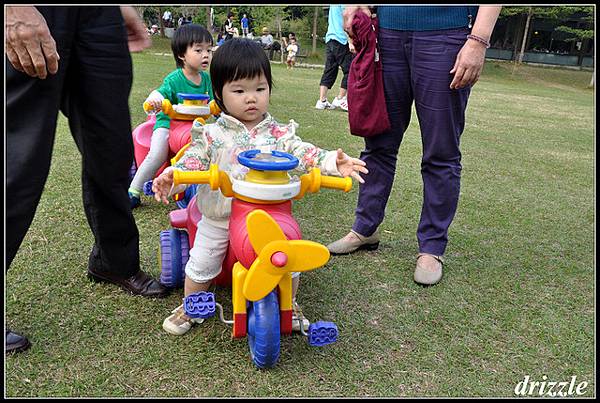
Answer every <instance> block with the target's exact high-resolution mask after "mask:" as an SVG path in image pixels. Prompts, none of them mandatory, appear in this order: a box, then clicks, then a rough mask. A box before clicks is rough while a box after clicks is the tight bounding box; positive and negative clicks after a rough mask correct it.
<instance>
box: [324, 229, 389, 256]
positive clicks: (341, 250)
mask: <svg viewBox="0 0 600 403" xmlns="http://www.w3.org/2000/svg"><path fill="white" fill-rule="evenodd" d="M350 232H352V233H354V235H356V237H357V238H358V240H355V241H346V240H345V239H344V238H345V237H344V238H342V239H338V240H337V241H335V242H332V243H330V244H329V245H327V249H329V253H331V254H332V255H347V254H349V253H352V252H356V251H358V250H362V249H365V250H376V249H377V248H378V247H379V232H378V231H375V232H374V233H373V235H371V236H367V237H365V236H362V235H361V234H359V233H358V232H356V231H354V230H350Z"/></svg>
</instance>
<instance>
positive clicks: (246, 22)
mask: <svg viewBox="0 0 600 403" xmlns="http://www.w3.org/2000/svg"><path fill="white" fill-rule="evenodd" d="M249 22H250V20H248V16H247V15H246V14H244V16H243V17H242V19H241V20H240V23H241V25H242V35H243V36H244V38H245V37H247V36H248V28H249Z"/></svg>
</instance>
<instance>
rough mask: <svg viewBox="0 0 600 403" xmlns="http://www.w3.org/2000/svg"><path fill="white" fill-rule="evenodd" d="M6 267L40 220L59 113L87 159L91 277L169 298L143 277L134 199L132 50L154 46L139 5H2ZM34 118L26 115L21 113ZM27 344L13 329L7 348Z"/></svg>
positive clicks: (84, 185)
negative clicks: (131, 198)
mask: <svg viewBox="0 0 600 403" xmlns="http://www.w3.org/2000/svg"><path fill="white" fill-rule="evenodd" d="M5 11H6V14H5V18H6V20H5V51H6V58H7V60H6V61H7V62H6V63H5V66H6V67H5V68H6V70H5V74H6V76H5V77H6V116H7V118H6V137H5V141H6V164H7V165H6V166H7V171H6V217H5V218H6V262H5V264H6V266H5V267H6V270H8V268H9V267H10V265H11V263H12V261H13V259H14V257H15V255H16V254H17V251H18V249H19V247H20V245H21V242H22V241H23V238H24V237H25V234H26V233H27V231H28V229H29V226H30V225H31V222H32V220H33V218H34V215H35V211H36V209H37V206H38V203H39V201H40V198H41V196H42V191H43V190H44V185H45V183H46V179H47V177H48V173H49V171H50V162H51V159H52V147H53V144H54V137H55V132H56V123H57V119H58V112H59V110H60V111H62V112H63V114H64V115H65V116H66V117H67V119H68V121H69V127H70V129H71V133H72V135H73V138H74V139H75V142H76V143H77V147H78V148H79V152H80V153H81V156H82V172H81V182H82V189H83V206H84V209H85V213H86V217H87V219H88V222H89V225H90V228H91V230H92V232H93V234H94V245H93V247H92V251H91V253H90V257H89V261H88V276H89V277H90V278H91V279H93V280H95V281H107V282H111V283H114V284H117V285H119V286H120V287H121V288H123V289H125V290H127V291H129V292H131V293H133V294H137V295H143V296H146V297H162V296H165V295H166V294H167V289H165V288H164V287H163V286H162V285H161V284H160V283H159V282H157V281H156V280H154V279H153V278H151V277H150V276H148V275H147V274H146V273H144V272H143V271H141V270H140V257H139V234H138V229H137V226H136V223H135V219H134V217H133V214H132V212H131V207H130V205H129V198H128V197H127V186H128V182H129V167H130V166H131V161H132V159H133V143H132V141H131V120H130V115H129V99H128V98H129V92H130V90H131V84H132V78H133V73H132V64H131V56H130V54H129V52H130V51H132V52H134V51H141V50H143V49H145V48H147V47H148V46H150V39H149V38H148V34H147V32H146V27H145V26H144V24H143V22H142V21H141V19H140V18H139V16H138V15H137V12H136V11H135V9H134V8H133V7H125V6H122V7H120V8H119V7H89V6H86V7H53V6H36V7H33V6H8V7H6V8H5ZM27 110H29V111H35V113H33V114H29V115H28V116H23V113H24V111H27ZM27 347H29V341H28V340H27V338H25V337H23V336H21V335H19V334H18V333H14V332H12V331H11V330H10V329H7V330H6V339H5V351H6V352H17V351H22V350H24V349H26V348H27Z"/></svg>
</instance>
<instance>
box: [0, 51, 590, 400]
mask: <svg viewBox="0 0 600 403" xmlns="http://www.w3.org/2000/svg"><path fill="white" fill-rule="evenodd" d="M161 51H163V49H159V50H158V52H161ZM165 51H167V52H168V49H166V50H165ZM155 52H157V50H156V49H153V50H149V51H146V52H144V53H142V54H135V55H133V61H134V68H135V80H134V85H133V90H132V93H131V98H130V106H131V110H132V124H133V125H134V126H135V125H137V124H139V123H141V122H142V121H143V120H144V118H145V115H144V113H143V111H142V107H141V104H142V102H143V100H144V99H145V97H146V96H147V94H148V93H149V92H150V91H151V90H152V89H154V88H156V87H157V86H158V85H159V84H160V82H161V80H162V77H164V75H165V74H166V73H168V72H169V71H171V70H172V69H173V66H174V63H173V60H172V57H170V56H159V55H155V54H154V53H155ZM273 71H274V78H275V88H274V91H273V95H272V98H271V107H270V112H271V113H272V114H273V115H274V116H275V117H276V118H277V119H278V120H280V121H287V120H289V119H292V118H293V119H294V120H296V121H297V122H298V123H299V124H300V129H299V134H300V136H301V137H302V138H303V139H304V140H306V141H310V142H313V143H315V144H317V145H319V146H321V147H323V148H328V149H333V148H335V147H338V146H339V147H342V148H343V149H344V150H345V151H346V152H347V153H348V154H351V155H355V156H358V154H359V153H360V150H361V149H362V145H363V142H362V139H360V138H358V137H355V136H351V135H350V134H349V130H348V118H347V115H346V114H345V113H344V112H341V111H337V110H333V111H317V110H315V109H314V104H315V102H316V99H317V96H318V86H319V80H320V76H321V71H320V70H319V69H300V68H298V69H296V70H294V71H293V72H292V73H290V72H289V71H287V70H286V69H285V67H284V66H281V65H274V66H273ZM590 77H591V73H590V72H580V71H571V70H556V69H543V68H536V67H528V66H523V67H520V68H519V69H517V70H514V69H513V68H512V65H511V64H507V63H492V62H488V63H487V64H486V66H485V71H484V73H483V75H482V77H481V80H480V82H479V83H478V84H477V85H476V86H475V88H474V90H473V92H472V96H471V98H470V101H469V107H468V111H467V119H468V120H467V126H466V129H465V132H464V134H463V136H462V152H463V171H462V186H461V199H460V203H459V208H458V212H457V214H456V218H455V220H454V222H453V224H452V226H451V228H450V233H449V237H450V243H449V246H448V249H447V252H446V258H447V263H446V266H445V272H444V278H443V280H442V281H441V283H439V284H438V285H436V286H433V287H428V288H424V287H422V286H419V285H417V284H415V283H414V282H413V280H412V275H413V269H414V263H415V256H416V253H417V241H416V235H415V232H416V228H417V224H418V219H419V214H420V210H421V199H422V182H421V177H420V158H421V140H420V134H419V128H418V123H417V119H416V116H414V117H413V120H412V123H411V125H410V127H409V129H408V132H407V133H406V135H405V138H404V141H403V144H402V147H401V150H400V155H399V160H398V166H397V174H396V182H395V185H394V189H393V192H392V195H391V198H390V202H389V205H388V207H387V210H386V218H385V221H384V223H383V224H382V226H381V228H380V230H381V233H382V238H383V239H382V242H381V246H380V248H379V250H378V251H376V252H360V253H357V254H354V255H349V256H341V257H332V259H331V260H330V261H329V263H328V264H327V265H326V266H325V267H324V268H322V269H319V270H316V271H313V272H309V273H306V274H304V275H303V276H302V284H301V290H300V293H299V296H298V299H299V302H300V303H301V305H302V307H303V309H304V312H305V314H306V315H307V316H308V317H309V318H310V319H311V320H328V321H334V322H335V323H336V324H337V326H338V328H339V341H338V342H337V343H336V344H333V345H330V346H326V347H324V348H320V349H319V348H313V347H310V346H309V345H308V344H307V343H306V341H305V340H303V338H302V337H301V336H300V335H294V336H291V337H284V338H283V339H282V345H281V357H280V360H279V363H278V364H277V366H276V367H275V368H274V369H271V370H266V371H265V370H257V369H256V368H255V366H254V365H253V364H252V363H251V361H250V358H249V353H248V347H247V343H246V340H245V339H240V340H233V339H232V338H231V328H230V327H228V326H226V325H223V324H222V323H220V322H219V321H218V320H216V319H213V320H208V321H206V322H205V323H204V324H203V325H201V326H199V327H196V328H194V329H193V330H192V331H190V332H189V333H188V334H187V335H185V336H183V337H174V336H170V335H168V334H167V333H165V332H164V331H163V330H162V321H163V319H164V318H165V317H166V316H167V315H168V314H169V313H170V311H171V310H172V309H173V308H174V307H176V306H177V305H178V304H179V303H180V300H181V297H182V291H177V292H174V293H173V294H172V295H170V296H169V297H167V298H166V299H162V300H151V299H146V298H143V297H133V296H130V295H128V294H126V293H125V292H123V291H121V290H120V289H118V288H117V287H115V286H112V285H107V284H94V283H91V282H90V281H89V280H88V279H87V277H86V263H87V258H88V253H89V251H90V248H91V245H92V234H91V232H90V230H89V227H88V225H87V221H86V219H85V215H84V213H83V208H82V201H81V191H80V167H81V164H80V156H79V154H78V151H77V149H76V147H75V144H74V142H73V140H72V138H71V136H70V133H69V130H68V126H67V123H66V120H65V119H64V117H61V118H60V120H59V126H58V134H57V138H56V144H55V149H54V154H53V155H54V157H53V159H54V160H53V164H52V169H51V172H50V176H49V178H48V182H47V184H46V189H45V192H44V194H43V196H42V200H41V202H40V205H39V207H38V210H37V213H36V217H35V220H34V222H33V224H32V226H31V229H30V231H29V233H28V235H27V237H26V238H25V241H24V243H23V245H22V247H21V249H20V252H19V254H18V255H17V258H16V259H15V261H14V263H13V266H12V268H11V270H10V271H9V272H8V274H7V276H6V283H5V290H6V292H5V302H6V306H5V311H6V313H5V315H6V325H7V326H8V327H11V328H12V329H14V330H17V331H19V332H21V333H23V334H25V335H27V336H28V337H29V338H30V340H31V341H32V343H33V345H32V347H31V349H29V350H28V351H27V352H25V353H22V354H18V355H11V356H7V357H6V364H5V382H6V383H5V395H6V396H9V397H16V396H22V397H33V396H45V397H59V396H65V397H67V396H125V397H133V396H144V397H170V396H223V397H225V396H265V397H271V396H308V397H310V396H333V397H335V396H382V397H389V396H470V397H474V396H506V397H510V396H514V392H513V391H514V388H515V386H516V385H517V383H519V382H520V381H522V380H523V379H524V378H525V376H527V375H528V376H529V377H530V378H531V380H536V381H542V379H543V378H542V377H543V376H546V377H547V379H548V380H549V381H569V380H570V379H571V377H572V376H577V382H582V381H586V382H588V383H589V385H588V387H587V389H586V395H585V396H587V397H592V396H595V386H596V385H595V359H594V350H595V343H594V340H595V285H594V284H595V282H594V280H595V272H594V268H595V247H594V224H595V211H594V198H595V197H594V196H595V192H594V173H595V171H594V162H595V154H594V129H595V128H594V112H593V111H594V109H593V107H594V102H593V101H594V100H593V91H592V90H590V89H586V85H587V84H588V83H589V81H590ZM340 79H341V75H340V77H339V79H338V85H339V80H340ZM337 88H338V87H337V86H336V87H334V89H333V90H332V93H330V94H331V95H334V94H335V93H337ZM357 190H358V187H357V186H355V187H354V188H353V190H352V191H351V192H350V193H348V194H344V193H341V192H334V191H327V190H325V191H322V192H321V193H319V194H316V195H309V197H306V198H305V199H303V200H301V201H299V202H297V203H296V204H295V207H294V211H295V216H296V218H297V220H298V222H299V223H300V225H301V227H302V229H303V232H304V236H305V238H306V239H310V240H314V241H317V242H321V243H324V244H327V243H329V242H330V241H332V240H335V239H337V238H338V237H341V236H343V235H344V234H346V233H347V231H348V230H349V228H350V226H351V225H352V222H353V212H354V207H355V205H356V199H357ZM172 208H173V205H172V204H171V205H169V206H163V205H159V204H157V203H155V202H153V200H151V199H150V198H145V199H144V205H143V206H142V207H141V208H139V209H137V210H135V217H136V220H137V223H138V227H139V230H140V235H141V241H140V253H141V261H142V265H143V268H144V270H146V271H148V272H150V273H151V274H152V275H154V276H158V275H159V271H158V270H159V269H158V265H157V250H158V233H159V231H161V230H164V229H167V228H168V219H167V213H168V211H170V210H171V209H172ZM216 294H217V299H218V301H220V302H221V303H222V304H223V305H224V307H225V309H226V316H227V317H229V318H230V317H231V304H230V302H229V297H230V289H227V288H218V289H216Z"/></svg>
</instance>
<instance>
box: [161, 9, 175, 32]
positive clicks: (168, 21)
mask: <svg viewBox="0 0 600 403" xmlns="http://www.w3.org/2000/svg"><path fill="white" fill-rule="evenodd" d="M162 18H163V22H164V24H165V28H172V27H173V25H172V19H173V14H171V12H170V11H169V10H166V11H165V12H164V13H163V17H162Z"/></svg>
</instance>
